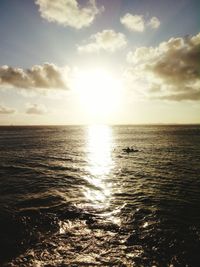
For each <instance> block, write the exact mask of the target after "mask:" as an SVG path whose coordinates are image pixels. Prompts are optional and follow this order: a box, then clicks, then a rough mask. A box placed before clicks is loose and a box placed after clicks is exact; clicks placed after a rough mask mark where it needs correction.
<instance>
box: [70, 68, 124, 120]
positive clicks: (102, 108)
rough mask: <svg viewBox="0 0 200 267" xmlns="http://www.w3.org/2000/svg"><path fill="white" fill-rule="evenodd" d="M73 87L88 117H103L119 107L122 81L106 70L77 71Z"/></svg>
mask: <svg viewBox="0 0 200 267" xmlns="http://www.w3.org/2000/svg"><path fill="white" fill-rule="evenodd" d="M73 87H74V89H75V90H76V92H77V94H78V97H79V99H80V102H81V105H82V106H83V107H84V110H85V111H87V112H88V113H89V115H90V117H93V118H95V119H103V118H105V116H110V115H112V114H113V113H114V112H116V111H117V109H118V107H119V102H120V93H121V90H122V83H121V81H120V79H119V78H117V77H115V76H114V75H113V74H112V73H111V72H109V71H107V70H103V69H94V70H92V69H91V70H85V71H81V72H77V73H76V75H75V77H74V81H73Z"/></svg>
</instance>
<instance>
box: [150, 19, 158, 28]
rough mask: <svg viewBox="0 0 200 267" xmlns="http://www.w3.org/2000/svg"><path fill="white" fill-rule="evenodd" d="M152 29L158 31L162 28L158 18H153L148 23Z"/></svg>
mask: <svg viewBox="0 0 200 267" xmlns="http://www.w3.org/2000/svg"><path fill="white" fill-rule="evenodd" d="M148 25H149V26H150V27H151V28H152V29H157V28H159V26H160V20H159V19H158V18H157V17H152V18H151V19H150V21H149V23H148Z"/></svg>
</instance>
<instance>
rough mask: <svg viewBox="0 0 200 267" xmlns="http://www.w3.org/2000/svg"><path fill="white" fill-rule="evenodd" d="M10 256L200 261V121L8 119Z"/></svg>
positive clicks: (1, 228)
mask: <svg viewBox="0 0 200 267" xmlns="http://www.w3.org/2000/svg"><path fill="white" fill-rule="evenodd" d="M127 146H133V147H134V148H136V149H137V150H138V152H135V153H129V154H128V153H125V152H123V149H124V148H126V147H127ZM0 266H1V267H2V266H3V267H4V266H10V267H11V266H20V267H26V266H33V267H41V266H46V267H53V266H58V267H64V266H73V267H75V266H136V267H142V266H144V267H150V266H151V267H153V266H154V267H167V266H168V267H176V266H180V267H184V266H188V267H196V266H197V267H199V266H200V126H113V127H110V126H89V127H75V126H74V127H64V126H62V127H61V126H60V127H0Z"/></svg>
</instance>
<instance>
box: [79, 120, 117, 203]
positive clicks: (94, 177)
mask: <svg viewBox="0 0 200 267" xmlns="http://www.w3.org/2000/svg"><path fill="white" fill-rule="evenodd" d="M87 148H88V167H87V169H86V170H87V172H88V173H89V175H88V176H86V177H85V179H86V180H87V181H88V182H89V184H90V185H91V187H87V188H85V190H84V195H85V197H86V198H87V199H88V200H89V201H90V202H91V203H92V205H94V206H96V207H99V208H106V207H108V206H109V201H110V198H111V195H112V183H111V182H109V181H108V177H109V174H110V171H111V169H112V168H113V161H112V157H111V152H112V133H111V128H110V127H108V126H103V125H98V126H97V125H93V126H90V127H89V128H88V143H87Z"/></svg>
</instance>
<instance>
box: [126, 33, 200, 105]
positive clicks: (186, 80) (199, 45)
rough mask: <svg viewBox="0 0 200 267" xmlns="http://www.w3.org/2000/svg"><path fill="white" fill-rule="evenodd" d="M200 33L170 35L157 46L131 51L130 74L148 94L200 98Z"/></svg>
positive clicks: (184, 98)
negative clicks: (178, 36)
mask: <svg viewBox="0 0 200 267" xmlns="http://www.w3.org/2000/svg"><path fill="white" fill-rule="evenodd" d="M199 58H200V33H199V34H197V35H195V36H193V37H186V38H171V39H170V40H168V41H167V42H163V43H161V44H160V45H159V46H157V47H140V48H137V49H136V50H134V51H132V52H129V53H128V55H127V60H128V62H129V63H131V64H132V65H131V68H129V70H127V75H128V76H129V78H131V79H132V81H133V80H134V82H135V83H137V84H141V86H140V88H144V87H145V86H146V88H148V95H149V96H150V97H153V98H159V99H167V100H176V101H181V100H200V61H199ZM141 90H142V89H141Z"/></svg>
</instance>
